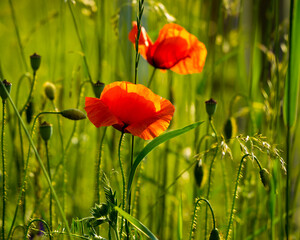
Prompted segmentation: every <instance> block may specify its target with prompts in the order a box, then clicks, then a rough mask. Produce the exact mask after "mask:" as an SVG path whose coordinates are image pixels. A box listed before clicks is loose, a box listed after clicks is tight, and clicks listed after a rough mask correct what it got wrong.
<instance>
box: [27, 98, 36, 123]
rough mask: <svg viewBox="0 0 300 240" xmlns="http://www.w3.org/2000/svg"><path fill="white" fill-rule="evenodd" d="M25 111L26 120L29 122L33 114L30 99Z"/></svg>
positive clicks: (32, 105)
mask: <svg viewBox="0 0 300 240" xmlns="http://www.w3.org/2000/svg"><path fill="white" fill-rule="evenodd" d="M25 113H26V121H27V123H28V124H29V123H30V122H31V120H32V117H33V114H34V104H33V102H32V101H30V102H29V103H28V106H27V108H26V110H25Z"/></svg>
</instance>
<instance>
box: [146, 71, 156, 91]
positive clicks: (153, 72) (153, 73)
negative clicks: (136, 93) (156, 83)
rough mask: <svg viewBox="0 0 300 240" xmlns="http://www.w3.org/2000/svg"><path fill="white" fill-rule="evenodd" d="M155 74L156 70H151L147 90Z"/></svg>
mask: <svg viewBox="0 0 300 240" xmlns="http://www.w3.org/2000/svg"><path fill="white" fill-rule="evenodd" d="M155 72H156V68H154V69H153V71H152V74H151V77H150V78H149V82H148V85H147V87H148V88H150V86H151V83H152V80H153V78H154V75H155Z"/></svg>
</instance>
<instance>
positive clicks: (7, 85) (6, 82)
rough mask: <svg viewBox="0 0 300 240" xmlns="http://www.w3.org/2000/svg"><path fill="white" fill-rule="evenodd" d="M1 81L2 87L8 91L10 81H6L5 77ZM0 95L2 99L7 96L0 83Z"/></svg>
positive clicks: (9, 89)
mask: <svg viewBox="0 0 300 240" xmlns="http://www.w3.org/2000/svg"><path fill="white" fill-rule="evenodd" d="M2 83H3V85H4V87H5V88H6V91H7V92H8V93H10V91H11V83H10V82H8V81H6V80H5V79H4V80H3V82H2ZM0 95H1V98H2V100H3V101H4V100H5V99H6V98H7V97H8V95H7V93H6V92H5V90H4V89H3V86H2V84H0Z"/></svg>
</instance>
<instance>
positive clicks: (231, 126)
mask: <svg viewBox="0 0 300 240" xmlns="http://www.w3.org/2000/svg"><path fill="white" fill-rule="evenodd" d="M236 129H237V125H236V121H235V118H233V117H231V118H228V119H227V121H226V123H225V125H224V136H225V139H231V138H232V137H233V136H234V135H235V134H236Z"/></svg>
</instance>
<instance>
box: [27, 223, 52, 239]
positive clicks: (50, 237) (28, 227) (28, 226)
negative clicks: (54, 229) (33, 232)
mask: <svg viewBox="0 0 300 240" xmlns="http://www.w3.org/2000/svg"><path fill="white" fill-rule="evenodd" d="M34 222H41V223H43V224H44V225H45V226H46V228H47V230H48V234H49V239H50V240H51V239H52V236H51V232H50V229H49V226H48V224H47V223H46V222H45V221H44V220H43V219H39V218H36V219H33V220H31V221H30V222H29V223H28V225H27V228H26V231H25V235H24V240H26V239H27V236H28V232H29V229H30V225H31V224H33V223H34Z"/></svg>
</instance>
